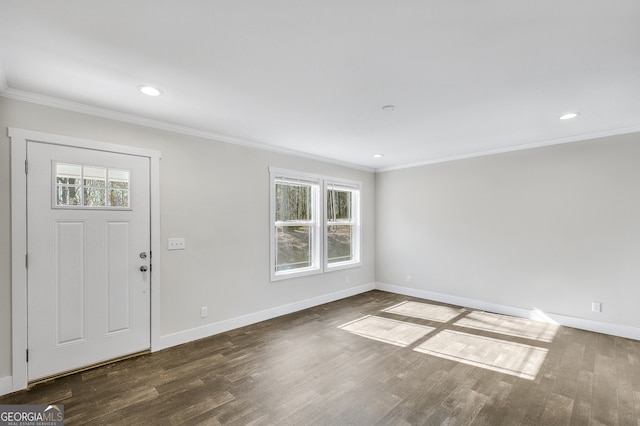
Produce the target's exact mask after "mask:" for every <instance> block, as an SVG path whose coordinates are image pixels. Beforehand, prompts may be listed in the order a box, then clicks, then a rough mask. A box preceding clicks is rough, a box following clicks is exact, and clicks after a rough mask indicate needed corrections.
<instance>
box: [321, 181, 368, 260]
mask: <svg viewBox="0 0 640 426" xmlns="http://www.w3.org/2000/svg"><path fill="white" fill-rule="evenodd" d="M323 189H324V192H323V194H324V196H323V198H324V202H323V205H324V228H323V231H324V259H325V260H324V270H325V272H330V271H337V270H340V269H347V268H353V267H356V266H360V265H362V262H361V260H360V243H361V239H360V193H361V192H362V184H361V183H360V182H355V181H347V180H343V179H325V180H324V188H323ZM330 189H337V190H340V191H349V192H351V220H350V221H349V222H345V221H335V222H334V221H331V220H329V208H328V199H327V198H328V197H327V193H328V191H329V190H330ZM331 225H350V226H351V227H352V228H351V229H352V233H351V240H352V243H351V244H352V245H351V248H352V255H353V258H352V259H351V260H347V261H344V262H334V263H329V233H328V232H327V228H328V227H329V226H331Z"/></svg>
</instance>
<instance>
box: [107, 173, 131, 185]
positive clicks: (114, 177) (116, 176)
mask: <svg viewBox="0 0 640 426" xmlns="http://www.w3.org/2000/svg"><path fill="white" fill-rule="evenodd" d="M109 188H118V189H129V170H113V169H109Z"/></svg>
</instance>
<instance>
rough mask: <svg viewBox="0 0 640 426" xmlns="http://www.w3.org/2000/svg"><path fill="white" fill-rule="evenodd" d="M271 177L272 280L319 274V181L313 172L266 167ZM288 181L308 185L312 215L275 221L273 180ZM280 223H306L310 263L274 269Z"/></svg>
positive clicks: (276, 181)
mask: <svg viewBox="0 0 640 426" xmlns="http://www.w3.org/2000/svg"><path fill="white" fill-rule="evenodd" d="M269 172H270V177H271V191H270V223H271V225H270V228H271V231H270V238H271V250H270V269H271V281H278V280H283V279H287V278H294V277H302V276H306V275H313V274H319V273H321V272H322V259H321V250H320V248H321V245H322V237H321V235H322V230H321V224H322V220H321V217H320V211H319V210H320V199H321V197H320V188H322V181H321V179H319V178H318V177H317V176H315V175H310V174H305V173H299V172H291V171H289V170H280V169H271V168H270V169H269ZM277 183H291V184H303V185H309V186H310V187H311V219H310V220H306V221H299V222H279V221H276V184H277ZM279 226H308V227H310V233H311V235H310V237H309V245H310V250H311V265H310V266H308V267H306V268H296V269H290V270H286V271H277V270H276V258H277V247H276V228H277V227H279Z"/></svg>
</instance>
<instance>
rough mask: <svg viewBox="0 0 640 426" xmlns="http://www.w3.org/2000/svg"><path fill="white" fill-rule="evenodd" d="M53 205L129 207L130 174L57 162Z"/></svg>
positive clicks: (124, 171)
mask: <svg viewBox="0 0 640 426" xmlns="http://www.w3.org/2000/svg"><path fill="white" fill-rule="evenodd" d="M54 170H55V177H54V203H53V204H54V206H57V207H73V208H116V209H122V208H125V209H126V208H129V207H130V205H131V204H130V194H129V191H130V188H129V185H130V181H129V176H130V171H129V170H119V169H108V168H106V167H95V166H85V165H79V164H63V163H56V164H55V167H54Z"/></svg>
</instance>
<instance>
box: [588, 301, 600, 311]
mask: <svg viewBox="0 0 640 426" xmlns="http://www.w3.org/2000/svg"><path fill="white" fill-rule="evenodd" d="M591 310H592V311H593V312H602V303H600V302H591Z"/></svg>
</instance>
